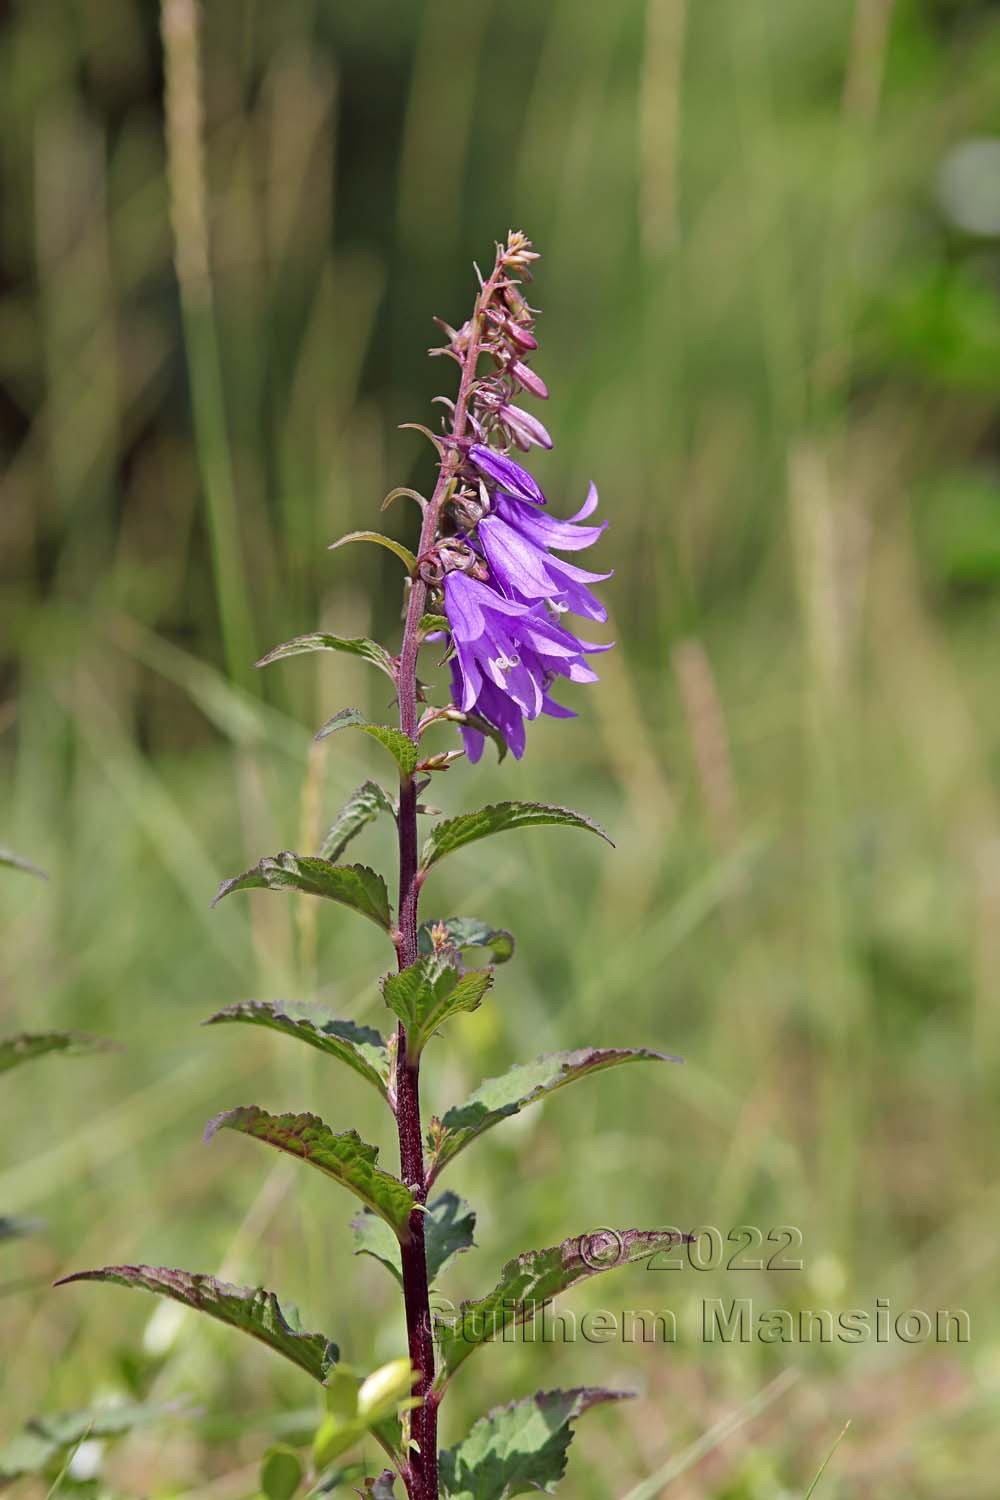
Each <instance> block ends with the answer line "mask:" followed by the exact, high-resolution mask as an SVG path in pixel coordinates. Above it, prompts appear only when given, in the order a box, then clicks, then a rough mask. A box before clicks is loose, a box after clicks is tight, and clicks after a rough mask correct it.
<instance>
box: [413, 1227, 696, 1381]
mask: <svg viewBox="0 0 1000 1500" xmlns="http://www.w3.org/2000/svg"><path fill="white" fill-rule="evenodd" d="M677 1243H678V1235H677V1232H676V1231H674V1230H669V1229H622V1230H617V1229H599V1230H593V1231H591V1232H590V1233H589V1234H577V1235H574V1236H572V1238H570V1239H568V1240H563V1242H562V1244H561V1245H550V1246H549V1247H548V1248H547V1249H545V1250H525V1251H524V1252H523V1253H522V1254H521V1255H517V1256H515V1257H514V1259H513V1260H509V1261H507V1263H506V1265H505V1266H504V1267H503V1270H502V1271H501V1272H500V1280H499V1281H498V1282H497V1284H496V1286H495V1287H494V1288H493V1290H492V1291H491V1292H487V1294H486V1296H485V1297H479V1298H477V1299H474V1300H472V1301H469V1302H463V1303H462V1304H461V1306H460V1307H459V1309H458V1313H457V1315H456V1317H455V1318H454V1320H453V1321H452V1320H446V1319H442V1320H440V1322H439V1330H438V1331H439V1344H440V1350H441V1360H440V1370H439V1376H438V1385H439V1386H442V1385H446V1384H447V1383H448V1381H449V1380H450V1379H451V1377H452V1376H453V1375H454V1373H455V1371H456V1370H457V1369H458V1368H459V1366H460V1365H462V1364H463V1363H464V1362H465V1360H467V1359H468V1357H469V1355H470V1354H473V1353H474V1352H475V1351H476V1350H477V1349H479V1348H481V1347H482V1345H483V1344H488V1343H492V1341H493V1340H494V1339H496V1338H498V1337H500V1336H501V1335H502V1334H503V1332H504V1330H505V1329H507V1328H517V1327H520V1326H521V1325H522V1324H528V1323H532V1322H533V1321H534V1319H535V1316H536V1314H537V1313H539V1312H541V1311H542V1309H543V1308H544V1307H545V1306H546V1305H547V1304H548V1303H549V1302H551V1301H552V1298H553V1297H556V1296H558V1295H559V1293H560V1292H565V1291H568V1290H569V1288H570V1287H574V1286H578V1285H579V1283H580V1282H582V1281H589V1280H590V1278H591V1277H593V1276H600V1275H602V1274H603V1273H604V1272H605V1271H612V1270H617V1269H618V1268H619V1267H620V1266H625V1265H629V1264H631V1263H632V1262H634V1261H639V1260H648V1259H649V1257H650V1256H651V1255H654V1254H656V1252H657V1251H658V1250H664V1249H667V1248H668V1247H669V1246H672V1245H676V1244H677Z"/></svg>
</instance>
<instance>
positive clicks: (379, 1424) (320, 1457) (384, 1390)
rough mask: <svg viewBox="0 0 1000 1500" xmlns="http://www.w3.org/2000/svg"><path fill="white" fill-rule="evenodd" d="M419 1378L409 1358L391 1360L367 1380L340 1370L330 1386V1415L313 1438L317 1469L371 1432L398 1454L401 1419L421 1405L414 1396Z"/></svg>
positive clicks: (349, 1371)
mask: <svg viewBox="0 0 1000 1500" xmlns="http://www.w3.org/2000/svg"><path fill="white" fill-rule="evenodd" d="M416 1379H417V1373H416V1371H415V1370H414V1368H413V1366H412V1365H411V1364H410V1361H409V1359H393V1360H390V1361H389V1363H388V1364H386V1365H382V1366H381V1367H380V1368H379V1369H377V1370H373V1371H372V1373H371V1374H370V1375H368V1376H366V1377H365V1379H364V1380H359V1379H358V1377H357V1376H356V1375H355V1374H354V1372H353V1371H352V1370H347V1369H344V1368H341V1369H340V1370H338V1371H337V1372H336V1374H335V1375H333V1376H332V1377H331V1379H330V1381H329V1383H328V1387H327V1401H326V1407H327V1411H326V1416H325V1418H324V1419H323V1421H322V1423H321V1424H320V1426H319V1427H318V1429H317V1431H316V1435H315V1437H314V1439H313V1460H314V1462H315V1464H316V1466H317V1468H325V1467H326V1465H327V1464H331V1463H333V1461H334V1460H335V1459H337V1458H339V1457H340V1456H341V1454H343V1453H346V1452H347V1450H348V1448H352V1447H353V1446H354V1444H355V1443H356V1442H358V1440H359V1439H360V1438H363V1437H364V1436H365V1435H366V1434H367V1433H369V1432H374V1433H375V1434H376V1435H377V1436H378V1438H379V1441H380V1442H381V1443H382V1444H383V1446H384V1447H386V1448H388V1450H389V1451H390V1452H391V1453H394V1454H395V1453H398V1451H399V1446H400V1429H399V1418H400V1417H401V1416H402V1415H403V1414H404V1413H405V1412H408V1411H412V1409H413V1408H414V1407H415V1406H419V1405H420V1402H419V1400H417V1399H416V1398H414V1397H411V1395H410V1391H411V1390H412V1389H413V1385H414V1382H415V1381H416Z"/></svg>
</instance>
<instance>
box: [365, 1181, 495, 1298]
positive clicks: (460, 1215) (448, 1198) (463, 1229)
mask: <svg viewBox="0 0 1000 1500" xmlns="http://www.w3.org/2000/svg"><path fill="white" fill-rule="evenodd" d="M423 1225H424V1252H425V1255H426V1258H427V1280H428V1282H433V1281H435V1280H436V1279H437V1277H438V1276H440V1274H441V1272H442V1271H443V1270H444V1269H445V1267H446V1266H448V1265H449V1264H450V1263H451V1261H452V1260H454V1258H455V1256H456V1255H460V1254H461V1253H462V1251H464V1250H471V1249H472V1248H473V1246H474V1245H475V1243H476V1241H475V1228H476V1212H475V1209H473V1208H470V1207H469V1205H468V1203H466V1202H465V1200H464V1199H463V1198H460V1197H459V1196H458V1194H457V1193H452V1192H447V1193H441V1194H440V1195H439V1196H438V1197H437V1198H434V1199H432V1200H431V1202H429V1203H428V1205H427V1212H426V1213H425V1214H424V1216H423ZM351 1228H352V1229H353V1230H354V1253H355V1254H356V1255H371V1256H373V1257H374V1259H375V1260H378V1261H381V1262H382V1264H383V1265H384V1266H385V1267H386V1269H387V1270H388V1271H389V1272H390V1273H391V1275H393V1276H394V1277H395V1278H396V1280H397V1281H398V1282H399V1284H400V1286H402V1284H403V1263H402V1259H401V1257H400V1253H399V1241H398V1240H397V1239H396V1237H395V1235H394V1234H393V1233H392V1231H391V1230H390V1229H389V1227H388V1226H387V1225H386V1223H385V1221H384V1220H383V1219H380V1218H378V1217H377V1216H376V1215H375V1214H373V1213H371V1212H370V1211H369V1210H368V1209H367V1208H366V1209H362V1211H361V1213H359V1214H357V1215H356V1216H355V1217H354V1218H353V1219H352V1220H351Z"/></svg>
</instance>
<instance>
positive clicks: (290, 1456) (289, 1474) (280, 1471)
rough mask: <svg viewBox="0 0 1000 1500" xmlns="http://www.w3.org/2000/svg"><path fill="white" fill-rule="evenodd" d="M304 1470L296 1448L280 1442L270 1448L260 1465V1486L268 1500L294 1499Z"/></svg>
mask: <svg viewBox="0 0 1000 1500" xmlns="http://www.w3.org/2000/svg"><path fill="white" fill-rule="evenodd" d="M303 1474H304V1470H303V1468H302V1464H301V1463H300V1461H299V1456H298V1454H297V1453H296V1452H295V1449H294V1448H289V1447H288V1445H287V1444H286V1443H279V1444H277V1445H276V1446H275V1447H274V1448H268V1450H267V1452H266V1453H265V1454H264V1459H263V1462H262V1463H261V1466H260V1488H261V1491H262V1493H263V1494H264V1495H266V1496H267V1500H292V1496H293V1495H294V1494H295V1491H296V1490H297V1489H298V1487H299V1485H300V1484H301V1483H302V1479H303Z"/></svg>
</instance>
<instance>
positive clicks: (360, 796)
mask: <svg viewBox="0 0 1000 1500" xmlns="http://www.w3.org/2000/svg"><path fill="white" fill-rule="evenodd" d="M379 813H388V814H389V816H390V817H391V818H395V816H396V805H395V803H394V802H393V800H392V798H391V797H390V796H389V794H388V792H387V791H386V790H385V789H384V787H380V786H379V784H378V782H377V781H363V782H362V783H361V785H360V786H359V787H356V788H355V790H354V791H353V792H352V793H351V795H350V796H349V797H348V799H347V801H346V802H345V803H344V805H343V807H342V808H341V809H340V811H339V812H338V814H337V816H336V817H335V818H334V820H333V822H332V823H331V824H330V827H329V828H328V829H327V831H326V835H325V837H324V839H323V842H322V844H321V845H320V851H319V852H320V858H321V859H329V860H332V861H333V862H334V863H336V861H337V860H338V859H339V858H340V856H341V855H342V854H343V852H344V850H345V849H346V848H347V846H348V844H349V843H350V842H351V840H352V839H353V838H356V837H357V835H358V834H359V833H360V832H361V830H362V828H365V827H367V825H368V824H369V823H374V821H375V819H376V818H377V817H378V815H379Z"/></svg>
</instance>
